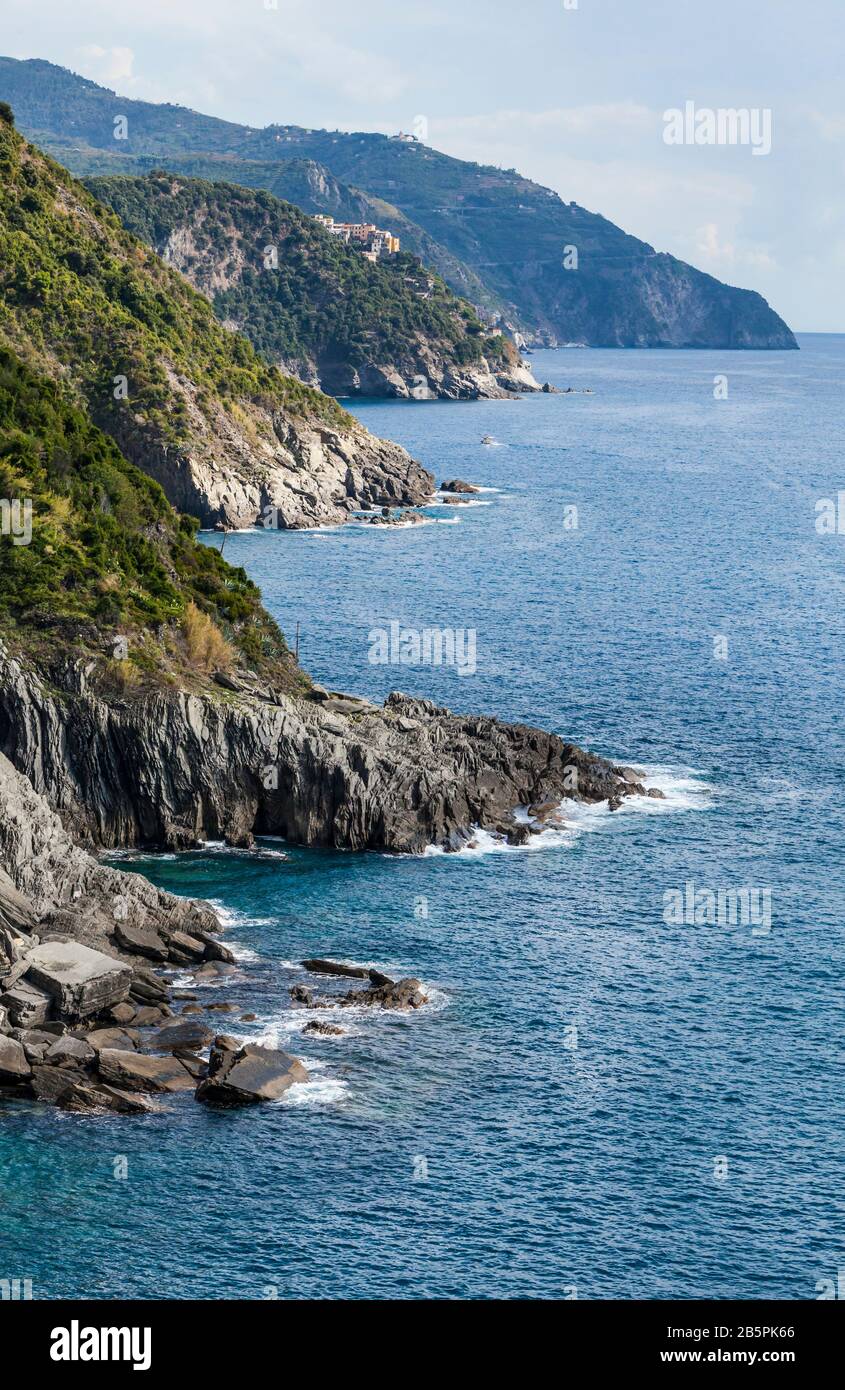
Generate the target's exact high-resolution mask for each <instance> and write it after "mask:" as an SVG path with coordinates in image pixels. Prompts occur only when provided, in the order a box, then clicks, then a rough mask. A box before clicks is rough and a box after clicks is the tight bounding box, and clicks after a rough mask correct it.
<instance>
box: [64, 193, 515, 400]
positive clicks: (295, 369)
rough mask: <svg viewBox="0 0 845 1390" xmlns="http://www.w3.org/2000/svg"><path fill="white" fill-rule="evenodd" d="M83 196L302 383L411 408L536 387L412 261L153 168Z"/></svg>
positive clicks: (275, 203) (268, 199)
mask: <svg viewBox="0 0 845 1390" xmlns="http://www.w3.org/2000/svg"><path fill="white" fill-rule="evenodd" d="M87 187H88V188H89V189H90V190H91V192H92V193H93V194H94V195H95V196H96V197H97V198H99V199H100V201H101V202H103V203H105V204H106V205H107V206H108V207H110V208H111V209H112V210H113V211H114V212H115V213H116V214H117V215H118V217H119V218H120V220H121V222H122V223H123V225H124V226H125V227H126V228H127V229H128V230H129V231H130V232H132V233H133V234H134V235H136V236H139V237H141V238H142V239H143V240H144V241H146V242H148V244H149V245H150V246H152V248H153V250H154V251H156V253H157V254H158V255H159V256H161V258H162V260H164V261H165V262H166V263H167V264H168V265H172V266H173V267H174V268H175V269H176V270H178V271H179V272H180V273H181V274H183V275H184V276H186V278H187V279H188V280H189V281H190V282H191V284H192V285H193V286H194V288H195V289H197V290H199V291H200V293H201V294H204V295H205V296H206V298H207V299H208V300H209V301H210V303H211V304H212V305H213V306H214V310H215V313H216V314H217V316H218V318H219V319H220V320H221V321H222V322H223V323H224V324H226V326H227V327H229V328H232V329H234V330H236V331H238V332H241V333H243V334H244V335H245V336H246V337H247V338H249V340H250V342H252V344H253V345H254V347H255V348H257V350H258V351H259V352H260V353H261V354H262V356H263V357H264V358H265V359H266V360H267V361H270V362H272V363H273V364H274V365H276V366H277V367H279V368H280V369H281V370H282V371H284V372H285V373H287V374H288V375H293V376H297V377H299V378H300V380H302V381H305V382H307V383H308V384H309V385H311V386H314V387H317V388H320V389H322V390H324V391H328V392H330V393H331V394H332V395H336V396H388V397H400V398H403V399H408V398H414V399H417V400H434V399H436V398H438V397H444V398H447V399H452V400H472V399H478V398H479V397H485V398H496V397H502V396H506V395H509V394H512V393H515V392H518V391H530V390H537V383H536V382H535V381H534V379H533V377H532V375H531V372H530V371H529V369H528V368H527V367H526V366H525V364H524V363H523V362H522V361H521V360H520V358H519V355H518V353H517V351H516V349H515V348H514V346H513V344H512V343H511V342H510V340H509V339H508V338H507V337H505V336H504V335H502V334H494V333H492V332H491V331H490V330H489V329H486V328H485V327H484V325H483V324H482V323H481V322H480V320H479V319H478V317H477V315H476V313H475V311H474V309H473V308H472V306H471V305H470V304H468V303H467V302H466V301H465V300H461V299H459V298H458V297H457V296H456V295H455V294H454V293H453V292H452V291H451V290H450V289H449V288H448V287H447V286H446V285H445V284H444V282H443V281H442V280H441V279H440V277H439V276H438V275H437V274H436V273H434V272H433V271H430V270H426V269H425V268H424V267H423V266H421V265H420V264H419V262H418V261H417V260H416V259H415V258H414V257H413V256H410V255H407V254H405V253H404V252H399V253H398V254H395V255H391V256H387V257H385V258H383V259H382V260H380V261H378V262H376V263H373V262H371V261H369V260H368V259H366V257H365V256H363V255H362V254H361V252H360V250H358V249H356V247H355V246H354V245H346V244H345V243H344V242H343V241H342V240H340V239H339V238H338V237H336V236H333V235H331V234H330V233H329V232H328V231H326V230H325V229H324V228H323V227H322V226H320V224H319V223H317V222H316V221H315V220H314V218H313V217H309V216H307V215H306V214H305V213H303V212H302V211H300V209H299V208H296V207H293V206H292V205H291V204H290V203H288V202H282V201H280V200H279V199H278V198H274V197H272V195H271V194H269V193H266V192H262V193H257V192H253V191H252V190H251V189H246V188H238V187H236V186H234V185H233V184H231V183H208V182H205V181H204V180H200V179H186V178H176V177H174V176H173V175H172V174H165V173H159V174H150V175H148V176H147V177H146V178H134V179H133V178H102V179H89V180H88V181H87ZM386 225H387V226H390V225H391V223H390V222H389V220H387V221H386Z"/></svg>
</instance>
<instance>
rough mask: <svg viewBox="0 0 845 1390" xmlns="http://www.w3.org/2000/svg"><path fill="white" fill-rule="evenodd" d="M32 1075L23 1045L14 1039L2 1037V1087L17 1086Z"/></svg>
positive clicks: (0, 1058) (0, 1050)
mask: <svg viewBox="0 0 845 1390" xmlns="http://www.w3.org/2000/svg"><path fill="white" fill-rule="evenodd" d="M31 1075H32V1068H31V1067H30V1065H29V1062H28V1061H27V1059H26V1053H25V1052H24V1049H23V1045H22V1044H21V1043H19V1042H16V1040H15V1039H14V1038H6V1037H0V1085H3V1086H15V1085H18V1084H19V1083H21V1082H24V1081H28V1080H29V1078H30V1076H31Z"/></svg>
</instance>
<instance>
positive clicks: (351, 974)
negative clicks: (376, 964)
mask: <svg viewBox="0 0 845 1390" xmlns="http://www.w3.org/2000/svg"><path fill="white" fill-rule="evenodd" d="M302 966H303V969H305V970H310V971H311V974H312V975H345V976H346V977H347V978H348V979H350V980H367V979H369V975H370V972H369V970H367V968H366V966H363V965H344V963H343V961H336V960H319V959H318V960H304V961H303V962H302Z"/></svg>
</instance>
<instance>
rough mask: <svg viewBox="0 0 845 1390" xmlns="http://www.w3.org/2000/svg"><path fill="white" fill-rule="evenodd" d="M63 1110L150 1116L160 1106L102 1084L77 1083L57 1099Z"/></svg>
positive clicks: (82, 1112) (80, 1112)
mask: <svg viewBox="0 0 845 1390" xmlns="http://www.w3.org/2000/svg"><path fill="white" fill-rule="evenodd" d="M58 1104H59V1105H60V1106H61V1108H62V1109H63V1110H71V1111H74V1112H76V1113H79V1114H84V1113H85V1112H86V1111H89V1110H111V1111H114V1113H115V1114H117V1115H151V1114H155V1112H156V1111H157V1110H159V1109H160V1106H158V1105H156V1104H155V1102H154V1101H151V1100H147V1098H146V1096H139V1095H137V1094H132V1093H130V1092H129V1091H123V1090H120V1088H119V1087H117V1086H109V1085H106V1084H104V1083H102V1082H100V1083H95V1082H91V1081H79V1082H77V1083H76V1085H74V1086H70V1087H69V1088H68V1089H67V1090H66V1091H64V1092H63V1094H62V1095H61V1096H60V1097H59V1099H58Z"/></svg>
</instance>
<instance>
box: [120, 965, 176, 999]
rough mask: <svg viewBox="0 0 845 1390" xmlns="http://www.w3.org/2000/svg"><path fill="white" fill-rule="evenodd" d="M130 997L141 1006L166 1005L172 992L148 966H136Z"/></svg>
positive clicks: (130, 987)
mask: <svg viewBox="0 0 845 1390" xmlns="http://www.w3.org/2000/svg"><path fill="white" fill-rule="evenodd" d="M129 997H130V999H134V1000H136V1001H138V1002H139V1003H141V1004H161V1003H165V1004H166V1003H167V1001H168V999H169V998H170V990H169V989H168V987H167V985H166V984H165V983H164V981H163V980H160V979H159V978H158V975H156V974H154V973H153V971H152V970H150V969H148V968H147V966H145V965H136V966H135V969H134V971H133V974H132V983H131V985H130V986H129Z"/></svg>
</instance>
